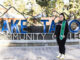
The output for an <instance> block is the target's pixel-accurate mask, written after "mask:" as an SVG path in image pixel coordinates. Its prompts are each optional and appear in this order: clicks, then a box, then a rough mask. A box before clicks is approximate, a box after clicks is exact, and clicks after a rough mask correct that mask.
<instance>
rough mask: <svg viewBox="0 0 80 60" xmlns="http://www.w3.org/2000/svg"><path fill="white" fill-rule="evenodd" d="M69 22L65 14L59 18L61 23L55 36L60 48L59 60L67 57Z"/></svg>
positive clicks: (57, 26) (58, 24) (57, 25)
mask: <svg viewBox="0 0 80 60" xmlns="http://www.w3.org/2000/svg"><path fill="white" fill-rule="evenodd" d="M68 31H69V29H68V22H67V20H65V16H64V14H63V13H61V14H60V16H59V22H58V23H57V24H56V29H55V33H54V36H55V37H56V40H57V44H58V46H59V55H58V56H57V58H60V59H64V56H65V42H66V39H67V34H68Z"/></svg>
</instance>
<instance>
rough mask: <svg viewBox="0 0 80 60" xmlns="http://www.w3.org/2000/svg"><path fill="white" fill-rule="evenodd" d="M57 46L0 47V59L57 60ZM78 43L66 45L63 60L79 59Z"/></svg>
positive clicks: (79, 48) (79, 49)
mask: <svg viewBox="0 0 80 60" xmlns="http://www.w3.org/2000/svg"><path fill="white" fill-rule="evenodd" d="M57 54H58V46H35V47H0V60H58V59H57V58H56V56H57ZM79 58H80V47H79V45H66V56H65V60H79Z"/></svg>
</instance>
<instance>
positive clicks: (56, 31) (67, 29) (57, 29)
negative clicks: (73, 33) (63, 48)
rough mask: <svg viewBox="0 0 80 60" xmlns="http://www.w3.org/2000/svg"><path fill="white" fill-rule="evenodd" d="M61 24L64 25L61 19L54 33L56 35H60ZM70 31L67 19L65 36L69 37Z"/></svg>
mask: <svg viewBox="0 0 80 60" xmlns="http://www.w3.org/2000/svg"><path fill="white" fill-rule="evenodd" d="M61 25H62V21H59V22H58V23H57V24H56V29H55V32H54V35H56V37H59V36H60V30H61ZM68 32H69V28H68V22H67V21H66V25H65V30H64V36H65V37H67V34H68Z"/></svg>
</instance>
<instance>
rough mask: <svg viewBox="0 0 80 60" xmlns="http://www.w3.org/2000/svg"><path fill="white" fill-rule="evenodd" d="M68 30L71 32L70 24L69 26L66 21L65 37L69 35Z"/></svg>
mask: <svg viewBox="0 0 80 60" xmlns="http://www.w3.org/2000/svg"><path fill="white" fill-rule="evenodd" d="M68 32H69V26H68V22H67V21H66V26H65V33H64V35H65V37H66V36H67V34H68Z"/></svg>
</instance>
